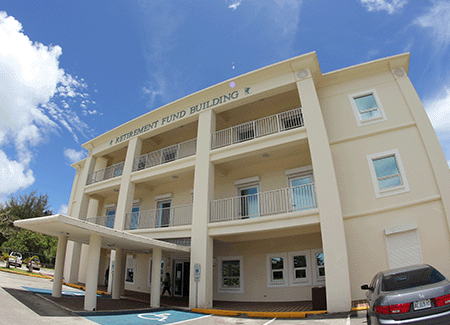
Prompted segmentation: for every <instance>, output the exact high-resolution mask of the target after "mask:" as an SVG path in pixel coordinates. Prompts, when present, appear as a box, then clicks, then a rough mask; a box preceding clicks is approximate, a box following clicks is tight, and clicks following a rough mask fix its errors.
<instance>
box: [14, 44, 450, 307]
mask: <svg viewBox="0 0 450 325" xmlns="http://www.w3.org/2000/svg"><path fill="white" fill-rule="evenodd" d="M408 68H409V54H401V55H397V56H393V57H388V58H384V59H380V60H376V61H372V62H368V63H364V64H359V65H356V66H352V67H349V68H345V69H342V70H337V71H333V72H329V73H326V74H322V72H321V70H320V66H319V63H318V60H317V56H316V54H315V53H308V54H305V55H301V56H299V57H295V58H292V59H289V60H286V61H283V62H280V63H277V64H274V65H271V66H268V67H265V68H262V69H259V70H256V71H253V72H250V73H248V74H245V75H242V76H239V77H236V78H234V79H232V80H228V81H226V82H223V83H220V84H218V85H215V86H212V87H210V88H207V89H204V90H202V91H199V92H197V93H194V94H192V95H189V96H187V97H185V98H182V99H180V100H177V101H175V102H173V103H170V104H167V105H165V106H163V107H161V108H159V109H156V110H154V111H151V112H149V113H147V114H145V115H143V116H141V117H139V118H136V119H134V120H132V121H130V122H127V123H125V124H123V125H121V126H119V127H117V128H115V129H113V130H111V131H109V132H107V133H105V134H103V135H101V136H99V137H97V138H95V139H93V140H91V141H89V142H87V143H85V144H84V145H83V147H84V148H86V149H87V150H89V153H88V157H87V158H86V159H84V160H82V161H80V162H78V163H75V164H74V165H73V167H74V168H75V169H76V176H75V180H74V183H73V188H72V194H71V197H70V202H69V209H68V216H69V217H66V216H61V215H59V216H52V217H47V219H46V218H43V220H41V221H39V222H38V221H35V220H34V221H33V220H31V221H29V220H25V221H22V222H19V223H18V224H19V225H21V226H23V227H28V228H29V229H35V230H39V231H41V232H45V233H50V234H53V235H58V236H59V238H60V241H59V242H60V245H59V250H58V257H57V266H56V276H57V281H55V283H56V288H54V295H58V294H60V288H58V287H57V286H58V280H59V279H61V278H62V277H63V272H64V278H65V279H66V281H68V282H72V283H77V282H85V283H86V284H87V294H86V302H85V308H86V309H88V310H92V309H93V308H95V306H96V301H95V296H94V293H93V292H94V288H96V286H97V283H103V281H104V278H105V272H106V269H107V268H108V267H109V269H110V270H111V272H109V288H108V289H109V290H110V292H112V294H113V297H114V298H118V297H119V296H120V293H121V292H123V290H124V289H126V290H133V291H140V292H149V293H153V294H151V305H152V306H159V299H160V298H159V296H160V293H161V290H162V288H161V284H160V281H159V279H160V276H163V274H165V273H166V272H168V273H170V275H171V281H172V288H171V289H172V290H171V291H172V295H174V296H181V297H182V296H186V297H189V306H190V307H200V308H208V307H212V306H213V301H220V300H224V301H303V300H311V299H312V293H311V292H312V288H314V287H317V286H326V297H327V303H328V311H329V312H338V311H348V310H350V308H351V301H352V300H357V299H362V298H364V293H363V292H362V291H361V290H360V285H361V284H363V283H367V282H368V281H370V280H371V278H372V276H373V275H374V274H375V273H376V272H377V271H379V270H382V269H387V268H393V267H398V266H403V265H409V264H416V263H422V262H424V263H429V264H432V265H433V266H435V267H437V268H438V269H439V270H441V271H442V272H443V273H444V274H445V275H446V276H450V238H449V224H450V223H449V216H450V188H449V185H450V177H449V168H448V165H447V162H446V159H445V157H444V154H443V152H442V149H441V147H440V144H439V142H438V140H437V137H436V134H435V132H434V130H433V128H432V126H431V123H430V121H429V119H428V117H427V115H426V112H425V110H424V108H423V106H422V103H421V101H420V99H419V97H418V95H417V94H416V91H415V90H414V87H413V86H412V84H411V82H410V80H409V78H408ZM99 225H101V226H99ZM66 243H67V244H66ZM66 247H67V248H66ZM64 259H65V264H64ZM160 265H161V268H160ZM63 270H64V271H63Z"/></svg>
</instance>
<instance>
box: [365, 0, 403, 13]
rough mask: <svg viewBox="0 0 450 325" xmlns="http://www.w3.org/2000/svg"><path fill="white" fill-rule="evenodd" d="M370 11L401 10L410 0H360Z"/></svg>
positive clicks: (393, 11) (389, 11)
mask: <svg viewBox="0 0 450 325" xmlns="http://www.w3.org/2000/svg"><path fill="white" fill-rule="evenodd" d="M359 1H361V3H362V4H363V5H364V6H365V7H366V8H367V10H369V11H380V10H386V11H387V12H388V13H389V14H393V13H395V12H398V11H400V9H402V8H403V7H404V6H405V5H406V4H407V3H408V0H390V1H389V0H359Z"/></svg>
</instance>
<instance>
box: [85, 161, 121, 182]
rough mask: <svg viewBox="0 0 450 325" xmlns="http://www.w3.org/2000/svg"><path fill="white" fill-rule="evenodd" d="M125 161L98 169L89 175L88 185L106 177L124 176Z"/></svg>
mask: <svg viewBox="0 0 450 325" xmlns="http://www.w3.org/2000/svg"><path fill="white" fill-rule="evenodd" d="M124 164H125V162H124V161H122V162H120V163H117V164H115V165H112V166H109V167H106V168H103V169H99V170H96V171H94V172H92V173H90V174H89V175H88V178H87V181H86V185H90V184H93V183H97V182H101V181H104V180H105V179H110V178H114V177H119V176H122V173H123V165H124Z"/></svg>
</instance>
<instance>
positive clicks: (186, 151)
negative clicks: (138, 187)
mask: <svg viewBox="0 0 450 325" xmlns="http://www.w3.org/2000/svg"><path fill="white" fill-rule="evenodd" d="M196 150H197V139H192V140H189V141H186V142H182V143H178V144H175V145H173V146H170V147H166V148H163V149H160V150H157V151H153V152H150V153H147V154H145V155H142V156H139V157H137V158H135V159H134V162H133V171H137V170H141V169H145V168H149V167H153V166H156V165H161V164H165V163H168V162H171V161H174V160H177V159H181V158H184V157H188V156H192V155H195V152H196Z"/></svg>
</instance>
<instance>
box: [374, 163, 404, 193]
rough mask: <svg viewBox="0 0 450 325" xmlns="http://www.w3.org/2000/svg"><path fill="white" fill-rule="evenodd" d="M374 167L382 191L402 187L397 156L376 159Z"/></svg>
mask: <svg viewBox="0 0 450 325" xmlns="http://www.w3.org/2000/svg"><path fill="white" fill-rule="evenodd" d="M373 165H374V167H375V173H376V175H377V179H378V182H379V186H380V189H384V188H388V187H393V186H398V185H402V180H401V178H400V172H399V170H398V166H397V161H396V160H395V155H392V156H389V157H384V158H380V159H374V160H373Z"/></svg>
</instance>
